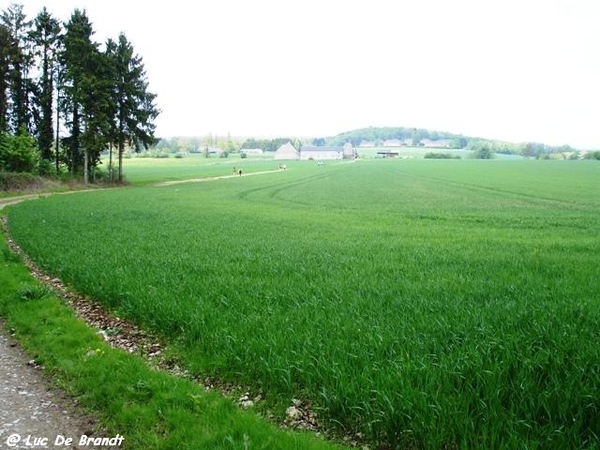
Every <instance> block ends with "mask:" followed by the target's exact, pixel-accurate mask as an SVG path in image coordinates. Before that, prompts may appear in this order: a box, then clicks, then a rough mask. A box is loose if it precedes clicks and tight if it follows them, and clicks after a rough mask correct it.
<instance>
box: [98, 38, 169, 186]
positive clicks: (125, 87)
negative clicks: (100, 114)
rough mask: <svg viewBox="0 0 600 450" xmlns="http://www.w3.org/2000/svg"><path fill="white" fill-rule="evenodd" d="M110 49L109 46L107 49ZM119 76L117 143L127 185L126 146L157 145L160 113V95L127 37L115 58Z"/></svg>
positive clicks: (115, 74) (120, 172) (117, 75)
mask: <svg viewBox="0 0 600 450" xmlns="http://www.w3.org/2000/svg"><path fill="white" fill-rule="evenodd" d="M107 48H108V46H107ZM111 59H112V60H113V67H114V76H115V95H116V97H115V100H116V101H115V106H116V127H115V133H114V141H113V142H114V143H115V145H116V146H117V150H118V157H119V175H118V179H119V181H123V153H124V151H125V146H126V145H129V146H131V145H134V146H135V148H140V147H142V146H144V147H145V148H148V147H149V146H150V145H152V144H153V143H155V141H156V139H155V137H154V130H155V125H154V123H153V120H154V119H155V118H156V117H157V116H158V114H159V113H160V111H159V110H158V108H157V107H156V105H155V104H154V100H155V98H156V94H153V93H151V92H149V91H148V81H147V78H146V71H145V69H144V64H143V62H142V58H141V57H140V56H138V55H136V54H135V53H134V50H133V46H132V45H131V43H130V42H129V41H128V40H127V37H126V36H125V34H123V33H121V34H120V35H119V42H118V44H117V45H116V48H114V53H112V54H111Z"/></svg>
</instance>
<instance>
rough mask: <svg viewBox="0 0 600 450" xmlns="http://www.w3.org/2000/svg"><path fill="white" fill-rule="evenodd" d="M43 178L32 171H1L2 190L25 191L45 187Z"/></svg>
mask: <svg viewBox="0 0 600 450" xmlns="http://www.w3.org/2000/svg"><path fill="white" fill-rule="evenodd" d="M43 185H44V182H43V180H42V179H41V178H39V177H36V176H34V175H32V174H30V173H14V172H0V190H2V191H25V190H29V189H38V188H41V187H43Z"/></svg>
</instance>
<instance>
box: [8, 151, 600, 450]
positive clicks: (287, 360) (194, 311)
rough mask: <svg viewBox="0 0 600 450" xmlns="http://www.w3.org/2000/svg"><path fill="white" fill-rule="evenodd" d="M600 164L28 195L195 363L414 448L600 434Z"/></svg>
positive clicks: (77, 267)
mask: <svg viewBox="0 0 600 450" xmlns="http://www.w3.org/2000/svg"><path fill="white" fill-rule="evenodd" d="M597 171H598V167H597V165H596V164H594V163H593V162H578V161H574V162H562V161H548V162H546V161H500V160H497V161H422V160H421V161H386V160H381V161H363V162H359V163H355V164H342V165H334V164H327V165H325V166H323V167H317V166H316V164H312V163H295V164H293V165H290V170H288V171H286V172H278V173H276V174H272V175H269V176H265V177H260V176H259V177H247V178H245V177H242V178H232V179H224V180H218V181H215V182H211V183H190V184H181V185H177V186H171V187H163V188H157V187H145V188H139V189H129V190H117V191H102V192H91V193H86V194H74V195H70V196H64V197H53V198H48V199H44V200H42V201H32V202H28V203H26V204H22V205H18V206H15V207H12V208H11V210H10V215H9V219H10V224H11V227H12V231H13V234H14V236H15V238H16V239H17V240H18V241H19V242H20V243H21V244H22V245H23V247H24V248H25V249H26V251H27V252H28V253H29V254H30V255H31V256H32V257H33V258H34V259H35V260H36V261H38V263H40V264H41V265H42V266H44V267H45V268H47V269H48V270H49V271H51V272H52V273H54V274H56V275H59V276H61V277H62V278H63V279H65V280H67V281H68V282H70V283H72V284H73V285H74V286H76V287H77V289H79V290H82V291H84V292H86V293H88V294H89V295H91V296H93V297H94V298H96V299H98V300H99V301H101V302H103V303H104V304H106V305H108V306H109V307H111V308H114V309H115V310H116V311H118V313H119V314H123V315H125V316H127V317H129V318H131V319H132V320H134V321H136V322H138V323H140V324H143V325H144V326H146V327H149V328H152V329H154V330H158V331H159V332H160V333H162V334H163V335H164V336H165V337H167V338H168V339H170V340H171V341H172V342H174V343H176V345H177V346H178V347H179V349H180V352H181V355H182V356H181V357H182V359H183V360H184V361H185V362H186V364H187V365H188V367H189V368H190V369H191V370H192V371H195V372H198V373H202V374H212V375H214V376H218V377H220V378H223V379H226V380H229V381H232V382H235V383H240V384H242V385H246V386H250V387H251V388H252V389H255V390H261V391H263V392H265V393H266V395H267V400H268V401H269V402H271V404H273V405H274V407H276V408H277V407H279V410H281V409H283V408H284V406H285V404H283V403H281V404H279V403H278V399H279V398H283V399H289V398H292V397H295V398H301V399H306V400H307V401H309V402H311V403H312V404H313V405H314V407H315V408H316V409H317V410H318V411H319V413H320V415H321V417H325V418H327V420H328V422H327V423H328V425H329V426H330V427H334V428H337V429H338V430H340V432H345V431H348V430H353V431H355V432H360V433H362V434H363V435H364V437H365V439H366V441H368V442H370V443H372V444H374V445H381V444H386V445H390V446H392V447H398V448H441V447H448V448H453V447H461V448H593V447H597V446H598V445H600V443H599V441H598V436H599V435H600V402H599V397H598V394H597V393H598V391H599V387H600V346H598V345H597V342H598V337H599V334H598V330H599V329H600V327H599V324H600V308H599V306H600V304H599V303H600V292H599V291H600V289H599V285H598V279H599V275H600V269H599V266H598V264H597V262H598V256H597V255H598V254H599V251H600V241H599V240H598V236H599V235H600V214H599V213H600V197H599V196H598V193H599V192H600V182H599V178H598V176H597V174H598V172H597Z"/></svg>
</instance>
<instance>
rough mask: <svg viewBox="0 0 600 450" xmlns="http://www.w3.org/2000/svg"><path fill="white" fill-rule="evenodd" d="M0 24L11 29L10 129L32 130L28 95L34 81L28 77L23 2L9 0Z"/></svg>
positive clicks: (29, 63)
mask: <svg viewBox="0 0 600 450" xmlns="http://www.w3.org/2000/svg"><path fill="white" fill-rule="evenodd" d="M1 21H2V24H3V25H4V26H5V27H6V29H7V30H8V31H9V33H10V37H11V40H10V42H9V46H8V49H9V61H10V66H9V75H8V78H9V91H10V100H11V102H10V104H11V106H12V110H11V112H10V114H9V119H10V124H11V128H12V130H13V131H14V132H15V133H17V132H20V130H21V129H22V128H23V127H25V129H27V130H28V131H30V130H31V115H32V114H31V113H32V111H31V109H30V106H31V105H30V97H31V95H32V91H33V84H32V82H31V80H30V79H29V70H30V69H31V65H32V62H33V59H32V55H31V52H30V51H29V39H28V34H29V31H30V28H31V21H28V20H27V18H26V16H25V14H24V13H23V6H22V5H17V4H14V3H12V4H11V5H9V7H8V9H7V10H5V11H3V13H2V17H1Z"/></svg>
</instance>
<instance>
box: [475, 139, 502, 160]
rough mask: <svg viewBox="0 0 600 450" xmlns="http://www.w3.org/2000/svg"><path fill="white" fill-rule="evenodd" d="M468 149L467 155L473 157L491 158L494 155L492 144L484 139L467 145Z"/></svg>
mask: <svg viewBox="0 0 600 450" xmlns="http://www.w3.org/2000/svg"><path fill="white" fill-rule="evenodd" d="M469 150H471V153H470V154H469V157H471V158H473V159H493V158H495V157H496V152H495V151H494V149H493V148H492V146H491V145H490V144H489V143H487V142H485V141H479V142H476V143H473V144H471V145H469Z"/></svg>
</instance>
